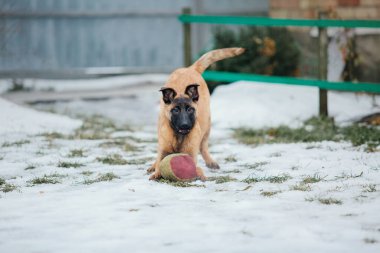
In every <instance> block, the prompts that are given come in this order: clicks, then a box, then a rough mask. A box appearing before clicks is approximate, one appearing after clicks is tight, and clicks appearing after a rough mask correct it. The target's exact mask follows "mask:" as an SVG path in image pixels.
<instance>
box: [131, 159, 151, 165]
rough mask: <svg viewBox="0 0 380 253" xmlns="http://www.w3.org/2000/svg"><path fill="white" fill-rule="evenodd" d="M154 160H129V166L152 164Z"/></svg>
mask: <svg viewBox="0 0 380 253" xmlns="http://www.w3.org/2000/svg"><path fill="white" fill-rule="evenodd" d="M153 160H154V158H151V157H147V158H140V159H133V160H129V161H128V164H131V165H141V164H146V163H147V162H151V161H153Z"/></svg>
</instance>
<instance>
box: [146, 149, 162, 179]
mask: <svg viewBox="0 0 380 253" xmlns="http://www.w3.org/2000/svg"><path fill="white" fill-rule="evenodd" d="M161 160H162V153H161V152H158V155H157V159H156V161H155V162H154V164H153V165H152V166H151V167H150V168H149V169H148V170H147V172H148V173H152V172H154V173H153V175H151V176H150V177H149V180H158V179H160V178H161V171H160V166H159V165H160V162H161Z"/></svg>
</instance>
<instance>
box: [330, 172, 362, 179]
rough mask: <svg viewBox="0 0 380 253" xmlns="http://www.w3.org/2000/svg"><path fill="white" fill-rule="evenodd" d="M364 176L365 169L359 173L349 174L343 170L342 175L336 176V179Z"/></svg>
mask: <svg viewBox="0 0 380 253" xmlns="http://www.w3.org/2000/svg"><path fill="white" fill-rule="evenodd" d="M362 176H363V171H362V172H360V173H359V174H352V173H350V174H347V173H345V172H343V173H342V174H341V175H340V176H335V179H349V178H358V177H362Z"/></svg>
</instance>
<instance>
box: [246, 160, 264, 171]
mask: <svg viewBox="0 0 380 253" xmlns="http://www.w3.org/2000/svg"><path fill="white" fill-rule="evenodd" d="M268 163H269V162H256V163H254V164H245V165H244V167H246V168H247V169H250V170H256V169H258V168H260V167H262V166H264V165H266V164H268Z"/></svg>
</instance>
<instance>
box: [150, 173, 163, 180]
mask: <svg viewBox="0 0 380 253" xmlns="http://www.w3.org/2000/svg"><path fill="white" fill-rule="evenodd" d="M160 178H161V173H160V172H159V171H156V172H155V173H154V174H153V175H151V176H150V177H149V180H158V179H160Z"/></svg>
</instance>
